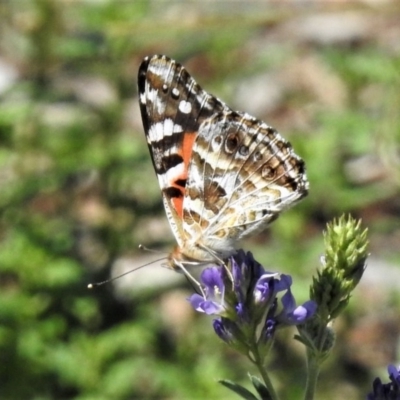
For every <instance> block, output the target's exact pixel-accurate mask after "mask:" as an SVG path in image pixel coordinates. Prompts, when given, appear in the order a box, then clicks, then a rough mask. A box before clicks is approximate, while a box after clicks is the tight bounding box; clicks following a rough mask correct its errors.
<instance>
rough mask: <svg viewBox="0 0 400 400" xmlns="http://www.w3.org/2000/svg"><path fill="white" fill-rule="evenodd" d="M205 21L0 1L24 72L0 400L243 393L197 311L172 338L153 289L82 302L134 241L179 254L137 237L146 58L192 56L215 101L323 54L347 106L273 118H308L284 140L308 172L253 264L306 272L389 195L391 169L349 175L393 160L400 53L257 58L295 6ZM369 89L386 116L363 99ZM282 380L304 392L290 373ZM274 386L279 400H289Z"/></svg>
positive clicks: (2, 304)
mask: <svg viewBox="0 0 400 400" xmlns="http://www.w3.org/2000/svg"><path fill="white" fill-rule="evenodd" d="M221 7H222V6H221ZM226 7H228V8H229V6H226ZM213 10H214V11H210V12H208V13H205V12H203V11H202V9H201V7H199V8H196V7H194V8H193V9H190V8H189V7H188V8H187V9H185V10H184V15H183V11H182V9H181V8H179V4H176V5H174V4H171V5H169V4H168V5H167V3H158V2H150V1H148V2H145V1H131V2H98V3H96V4H94V3H93V4H92V3H90V2H62V1H51V0H36V1H32V2H21V1H9V2H4V3H3V4H1V5H0V32H1V34H0V57H1V59H3V58H4V60H7V61H8V62H10V64H11V65H12V66H13V67H14V68H15V69H16V70H17V72H18V74H17V77H16V78H15V81H13V82H12V84H10V86H9V87H7V88H6V89H4V90H3V89H1V88H0V89H1V91H0V240H1V241H0V397H1V398H4V399H14V398H42V399H52V398H81V399H92V398H96V399H110V398H113V399H118V398H119V399H123V398H140V399H142V398H149V399H150V398H170V399H181V398H224V397H225V395H226V391H225V390H224V388H220V387H218V385H216V384H214V382H216V380H217V379H218V378H220V377H221V376H230V377H232V379H234V380H235V381H238V380H239V381H240V378H242V377H243V376H244V371H246V370H247V367H248V366H247V365H243V364H242V363H241V362H240V361H238V360H236V359H234V358H233V357H234V356H233V355H232V354H231V353H230V352H229V350H227V349H225V348H223V347H221V344H220V343H219V342H218V339H217V338H216V337H215V338H214V337H213V336H212V333H211V328H210V327H209V325H202V322H201V321H199V320H196V319H194V317H193V316H192V317H191V319H190V323H188V324H187V326H186V327H185V326H184V324H182V326H183V327H182V331H183V333H182V334H181V335H180V336H179V335H177V336H176V335H175V334H174V333H172V332H171V330H170V328H168V324H166V323H165V322H163V321H162V320H161V314H162V307H161V306H160V304H161V303H162V302H163V295H164V289H155V290H154V291H153V292H152V293H151V294H149V293H147V294H144V295H136V296H135V297H134V300H133V301H132V299H126V298H121V296H120V295H119V294H118V293H117V291H116V290H113V287H112V286H111V285H109V286H105V287H102V288H99V289H97V290H95V291H87V290H86V285H87V283H89V282H96V281H99V280H103V279H105V278H107V277H108V276H109V274H110V269H111V266H112V265H113V263H114V262H115V260H117V259H119V258H120V257H123V256H127V255H130V254H131V253H132V249H135V248H136V247H137V245H138V243H139V239H140V238H142V237H143V236H144V235H147V236H146V237H147V238H152V237H153V236H154V243H156V245H157V247H159V246H160V245H163V244H167V243H168V244H170V243H171V241H172V240H170V239H171V236H170V237H169V238H168V237H167V235H164V234H161V235H158V236H157V237H156V236H155V234H153V232H148V221H149V220H150V219H152V220H153V221H159V220H163V219H164V218H165V217H164V214H163V210H162V203H161V199H160V194H159V189H158V186H157V182H156V178H155V177H154V173H153V171H152V166H151V162H150V158H149V156H148V151H147V145H146V143H145V140H144V138H143V133H142V128H141V126H140V120H139V114H138V113H137V106H136V104H137V103H136V100H137V99H136V97H135V96H136V94H137V93H136V86H135V85H136V74H137V67H138V65H139V62H140V60H141V59H142V57H143V56H145V55H148V54H152V53H165V54H168V55H170V56H172V57H175V58H176V59H178V60H179V61H181V62H185V61H186V60H188V59H189V60H191V63H192V66H193V67H197V70H199V71H201V73H200V77H201V80H200V78H199V79H198V80H199V83H200V84H201V85H202V86H203V87H205V88H206V89H207V90H209V91H210V92H212V93H216V94H219V93H218V91H216V90H215V85H217V86H218V87H220V86H222V85H223V86H224V87H228V86H229V87H232V88H235V87H236V84H237V80H239V79H240V77H241V76H242V75H243V76H246V75H247V76H249V75H251V74H253V73H254V74H257V73H263V72H265V71H266V70H269V69H276V70H280V69H284V67H285V66H286V65H288V64H291V63H292V62H293V63H295V62H296V60H299V58H301V57H302V55H303V54H304V53H303V52H308V53H309V54H312V53H314V52H318V54H319V57H320V59H321V60H322V63H323V64H324V65H326V66H329V68H330V69H331V70H332V71H333V73H334V74H335V75H337V76H338V77H339V78H340V79H341V80H342V81H343V82H344V85H345V89H346V92H347V93H348V97H347V100H346V102H345V104H343V105H342V107H341V108H340V109H337V110H334V111H332V110H331V109H329V107H325V108H322V107H319V108H318V107H317V108H316V109H315V110H314V111H311V112H310V111H309V110H308V109H307V103H308V102H309V101H310V102H312V101H313V97H312V94H310V93H308V92H306V93H304V91H303V90H302V89H301V88H300V89H299V88H298V87H297V89H296V88H295V89H290V90H288V91H287V92H285V96H286V99H285V102H284V105H282V104H281V105H280V106H279V107H277V109H276V110H275V111H274V112H273V114H272V115H271V117H270V118H271V121H268V122H270V123H271V124H272V125H277V126H276V127H277V128H278V129H280V126H278V122H279V121H280V117H281V116H282V115H284V118H283V119H282V120H281V121H286V120H287V119H288V120H290V121H296V117H293V115H299V114H301V115H306V118H305V119H306V121H307V122H306V124H305V126H304V124H303V125H302V124H299V125H296V124H295V123H293V124H292V125H290V124H289V126H290V127H291V128H290V129H289V130H288V132H282V133H283V134H284V136H285V137H286V136H288V137H289V138H290V140H291V142H292V143H293V145H294V147H295V148H296V150H297V152H298V153H299V154H301V155H302V157H303V158H304V159H305V160H306V164H307V168H308V175H309V177H310V182H311V190H310V195H309V197H308V198H307V200H305V201H304V202H303V203H302V204H301V205H300V206H299V207H296V209H295V210H293V211H290V212H289V213H288V214H287V216H286V215H285V216H282V217H281V220H280V221H278V222H277V223H276V225H275V228H272V232H273V236H272V238H271V239H270V240H269V242H268V243H269V244H268V245H267V246H266V245H265V240H264V239H266V237H267V236H260V238H261V239H260V240H261V241H260V242H259V243H263V244H262V245H260V246H259V252H260V253H261V252H262V254H263V257H259V256H257V259H260V260H266V267H268V264H267V263H268V262H271V264H272V263H273V265H272V266H273V268H275V269H277V268H282V269H285V272H291V270H292V271H293V270H296V271H299V270H302V269H303V268H304V265H312V264H309V263H307V262H306V261H309V260H311V259H315V255H316V254H317V253H318V251H319V250H318V249H319V247H318V243H320V242H319V241H320V236H319V234H320V228H322V226H323V223H324V222H325V220H326V219H329V218H330V217H331V216H333V215H335V214H336V213H339V212H340V213H342V212H345V211H350V210H351V211H353V210H356V211H357V212H359V213H362V212H366V211H365V210H368V207H371V206H372V205H374V204H376V203H377V202H378V201H382V200H388V199H389V200H390V199H391V196H393V194H394V193H395V191H396V190H397V191H398V184H399V182H400V180H399V178H398V176H399V175H398V170H397V169H396V168H393V170H396V171H397V172H395V173H393V176H395V174H397V175H396V176H397V181H396V180H395V179H393V180H391V179H392V178H390V179H388V180H386V181H385V180H384V181H373V182H367V183H364V184H355V183H354V182H352V181H351V179H350V178H349V175H348V174H347V173H346V169H345V161H346V160H347V159H349V158H352V157H356V156H362V155H365V154H370V153H373V154H375V155H376V156H377V157H378V158H379V159H381V160H386V159H390V160H393V159H394V158H393V156H392V149H393V147H395V146H398V143H399V132H400V121H399V118H398V110H397V107H395V106H394V105H393V104H398V101H399V93H400V91H399V90H398V87H399V75H398V73H397V72H398V70H399V67H400V58H399V57H398V56H395V55H392V54H390V53H389V52H386V51H384V50H383V49H382V48H381V46H380V45H379V43H378V42H376V43H375V42H368V43H365V44H364V45H360V47H359V48H358V49H357V51H354V50H353V49H352V48H347V47H341V46H332V47H331V48H329V49H328V48H322V49H319V48H318V47H317V46H313V45H311V44H306V43H303V47H302V46H297V42H295V43H296V45H293V44H292V45H290V44H289V43H290V41H291V40H297V39H293V38H291V39H288V38H287V37H286V36H285V35H282V38H281V39H279V40H278V42H277V43H274V44H272V45H271V46H270V48H269V50H268V51H267V50H265V49H264V47H263V46H264V45H265V44H266V43H267V42H268V40H269V39H268V38H269V36H268V34H269V33H270V29H273V28H274V27H276V26H279V24H281V23H284V22H285V21H290V20H291V19H292V18H294V17H295V16H297V14H298V10H297V11H296V10H295V11H293V12H292V13H291V12H288V13H287V14H282V11H281V10H279V9H276V10H275V9H273V8H271V9H269V10H268V12H266V13H264V11H263V12H260V13H258V12H257V11H252V10H251V9H245V8H243V10H242V11H243V13H241V12H240V13H236V12H235V11H234V10H231V13H230V12H228V11H229V10H228V9H224V8H223V9H218V8H216V9H213ZM221 10H222V11H221ZM276 32H277V31H276ZM278 34H279V33H278ZM267 36H268V38H267ZM271 40H272V41H273V40H276V39H274V38H273V37H272V36H271ZM257 43H258V44H257ZM298 47H300V48H298ZM254 49H261V51H260V52H255V53H256V54H254V55H253V53H252V52H254ZM247 55H249V56H247ZM292 60H294V61H292ZM194 69H195V70H196V68H194ZM250 71H251V73H250ZM193 72H194V75H196V71H193ZM10 81H11V79H10ZM221 82H222V83H221ZM370 86H373V87H372V89H373V93H377V96H378V95H379V94H380V95H381V97H380V98H379V99H382V101H379V102H377V103H379V104H375V103H374V102H363V101H362V98H363V93H364V92H365V90H366V89H368V88H370ZM99 88H100V89H101V88H103V89H102V90H104V91H102V90H100V89H99ZM96 90H100V91H99V92H97V91H96ZM104 93H105V94H104ZM229 93H234V90H230V91H229ZM382 93H383V94H384V95H382ZM364 94H365V93H364ZM266 96H268V93H266ZM221 97H222V96H221ZM367 97H368V96H367ZM224 100H226V101H227V102H228V103H229V100H231V99H229V98H227V99H225V98H224ZM251 100H252V99H249V102H250V101H251ZM132 104H134V105H132ZM297 113H299V114H297ZM302 113H303V114H302ZM268 117H269V116H268ZM300 120H301V117H300ZM275 121H277V122H275ZM300 126H301V128H300ZM382 127H384V128H383V129H382ZM280 130H282V129H280ZM295 131H298V133H299V134H298V135H296V132H295ZM377 143H378V144H379V146H378V148H379V151H377ZM390 165H391V166H392V167H393V165H395V164H394V163H393V162H391V163H390ZM390 171H391V170H390ZM379 221H380V220H378V221H377V222H376V226H378V227H379V230H380V232H383V233H385V232H391V231H393V230H394V226H396V224H398V216H397V217H396V218H388V219H387V220H386V223H385V224H380V223H379ZM266 235H268V234H266ZM149 240H150V239H149ZM154 243H151V242H150V243H146V245H149V246H151V245H152V244H154ZM254 246H255V248H257V247H256V245H254ZM171 273H172V272H171ZM182 301H183V302H184V301H185V300H184V298H183V299H182ZM164 321H165V320H164ZM205 341H207V343H204V342H205ZM182 349H184V350H182ZM232 360H233V361H234V362H232ZM294 364H296V363H294ZM288 373H290V371H289V372H288ZM291 377H292V378H293V382H296V380H298V379H301V378H299V377H298V374H297V373H296V371H293V372H292V375H291ZM241 383H242V382H241ZM253 383H254V382H253ZM243 384H244V385H248V386H249V384H248V382H246V381H243ZM295 387H296V383H294V384H293V388H295ZM283 390H284V391H285V390H286V391H287V397H286V398H288V399H289V398H290V393H289V392H290V388H284V389H283ZM293 390H295V389H293Z"/></svg>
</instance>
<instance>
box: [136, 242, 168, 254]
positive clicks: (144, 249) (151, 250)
mask: <svg viewBox="0 0 400 400" xmlns="http://www.w3.org/2000/svg"><path fill="white" fill-rule="evenodd" d="M138 248H139V250H143V251H147V252H148V253H153V254H167V253H165V252H164V251H158V250H154V249H149V248H148V247H146V246H144V245H142V244H139V246H138Z"/></svg>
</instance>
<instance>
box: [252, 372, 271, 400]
mask: <svg viewBox="0 0 400 400" xmlns="http://www.w3.org/2000/svg"><path fill="white" fill-rule="evenodd" d="M249 378H250V380H251V382H252V384H253V386H254V387H255V388H256V390H257V392H258V394H259V395H260V397H261V400H272V396H271V393H270V392H269V390H268V388H267V387H266V386H265V385H264V384H263V383H262V382H261V381H260V379H259V378H257V377H256V376H254V375H250V374H249Z"/></svg>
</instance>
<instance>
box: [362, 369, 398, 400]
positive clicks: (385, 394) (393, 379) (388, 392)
mask: <svg viewBox="0 0 400 400" xmlns="http://www.w3.org/2000/svg"><path fill="white" fill-rule="evenodd" d="M388 374H389V379H390V382H389V383H385V384H383V383H382V381H381V380H380V379H379V378H376V379H375V380H374V382H373V384H372V386H373V392H372V393H370V394H369V395H368V397H367V400H398V399H400V367H399V368H396V367H395V366H394V365H389V367H388Z"/></svg>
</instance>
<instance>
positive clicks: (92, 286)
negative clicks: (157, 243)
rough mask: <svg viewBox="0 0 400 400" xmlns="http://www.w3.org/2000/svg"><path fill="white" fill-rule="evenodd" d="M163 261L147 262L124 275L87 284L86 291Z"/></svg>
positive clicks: (163, 258) (160, 259)
mask: <svg viewBox="0 0 400 400" xmlns="http://www.w3.org/2000/svg"><path fill="white" fill-rule="evenodd" d="M165 259H166V257H162V258H159V259H158V260H154V261H151V262H149V263H147V264H144V265H141V266H140V267H137V268H135V269H131V270H129V271H127V272H124V273H123V274H121V275H118V276H115V277H114V278H110V279H106V280H105V281H102V282H96V283H89V284H88V285H87V288H88V289H94V288H96V287H99V286H103V285H105V284H106V283H110V282H112V281H115V280H117V279H119V278H122V277H123V276H125V275H128V274H130V273H131V272H134V271H138V270H139V269H142V268H144V267H147V266H148V265H151V264H154V263H156V262H159V261H162V260H165Z"/></svg>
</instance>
